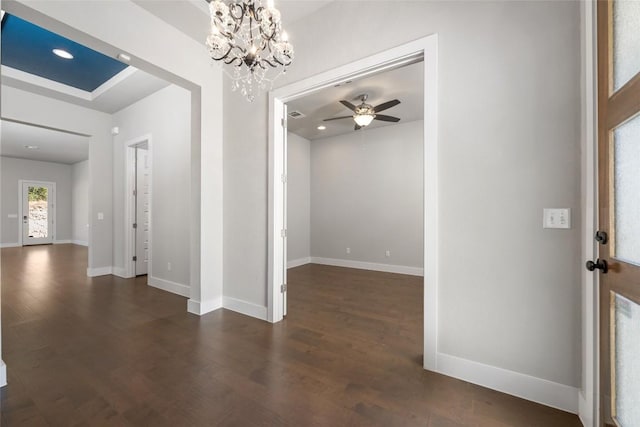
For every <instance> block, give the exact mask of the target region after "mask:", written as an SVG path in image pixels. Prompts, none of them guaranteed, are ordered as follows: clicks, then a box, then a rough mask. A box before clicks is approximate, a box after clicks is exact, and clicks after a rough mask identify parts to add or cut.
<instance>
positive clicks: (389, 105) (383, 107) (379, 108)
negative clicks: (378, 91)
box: [373, 99, 400, 113]
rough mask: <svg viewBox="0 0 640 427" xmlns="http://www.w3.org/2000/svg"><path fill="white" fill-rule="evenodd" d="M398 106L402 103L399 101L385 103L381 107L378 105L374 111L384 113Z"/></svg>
mask: <svg viewBox="0 0 640 427" xmlns="http://www.w3.org/2000/svg"><path fill="white" fill-rule="evenodd" d="M398 104H400V101H398V100H397V99H394V100H392V101H387V102H383V103H382V104H380V105H378V106H376V107H373V111H374V112H376V113H378V112H380V111H384V110H386V109H388V108H391V107H395V106H396V105H398Z"/></svg>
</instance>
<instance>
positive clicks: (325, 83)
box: [268, 35, 438, 370]
mask: <svg viewBox="0 0 640 427" xmlns="http://www.w3.org/2000/svg"><path fill="white" fill-rule="evenodd" d="M420 61H422V62H421V63H422V73H423V77H424V93H425V96H424V100H423V107H424V114H423V132H424V133H423V135H424V154H423V156H424V157H423V164H424V174H423V179H424V181H423V245H424V247H423V254H424V260H423V266H424V271H425V274H424V281H423V287H424V292H423V295H424V303H423V313H424V316H423V318H424V356H423V367H424V368H425V369H430V370H436V369H437V331H438V303H437V301H438V144H437V125H438V123H437V35H431V36H428V37H425V38H423V39H419V40H416V41H414V42H411V43H408V44H405V45H402V46H399V47H397V48H393V49H390V50H388V51H385V52H382V53H380V54H377V55H374V56H371V57H368V58H365V59H362V60H359V61H356V62H353V63H350V64H347V65H345V66H342V67H339V68H336V69H334V70H331V71H327V72H325V73H321V74H318V75H316V76H313V77H311V78H309V79H306V80H303V81H300V82H298V83H293V84H290V85H287V86H285V87H282V88H280V89H277V90H276V91H273V92H271V93H270V97H269V210H268V212H269V214H270V215H269V229H268V238H269V251H268V254H269V260H268V283H269V288H268V289H269V292H268V320H269V321H271V322H279V321H280V320H282V318H283V316H284V315H285V314H286V311H285V310H286V308H285V307H286V295H287V294H286V291H287V286H286V285H287V284H286V271H287V260H286V258H287V237H286V236H287V230H286V224H287V216H286V211H287V187H286V183H287V175H286V172H287V170H286V162H287V135H286V122H285V118H286V117H287V107H286V104H287V103H288V102H290V101H293V100H295V99H298V98H301V97H303V96H305V95H308V94H312V93H314V92H317V91H320V90H322V89H324V88H327V87H330V86H335V85H337V84H341V83H344V82H347V81H353V80H355V79H359V78H363V77H366V76H370V75H373V74H378V73H381V72H382V71H385V70H390V69H395V68H399V67H401V66H402V65H407V64H411V63H415V62H420Z"/></svg>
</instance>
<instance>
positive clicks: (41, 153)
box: [0, 120, 89, 164]
mask: <svg viewBox="0 0 640 427" xmlns="http://www.w3.org/2000/svg"><path fill="white" fill-rule="evenodd" d="M0 128H1V130H0V155H2V156H4V157H16V158H20V159H29V160H40V161H45V162H55V163H66V164H73V163H77V162H80V161H83V160H87V159H88V158H89V137H88V136H82V135H76V134H71V133H67V132H63V131H59V130H54V129H48V128H42V127H38V126H33V125H30V124H25V123H17V122H12V121H7V120H1V121H0ZM25 145H35V146H37V147H38V149H37V150H31V149H28V148H25Z"/></svg>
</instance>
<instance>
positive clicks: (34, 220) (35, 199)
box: [28, 185, 49, 239]
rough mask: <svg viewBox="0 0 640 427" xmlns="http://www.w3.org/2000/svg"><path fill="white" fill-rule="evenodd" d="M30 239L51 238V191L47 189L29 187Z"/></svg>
mask: <svg viewBox="0 0 640 427" xmlns="http://www.w3.org/2000/svg"><path fill="white" fill-rule="evenodd" d="M28 200H29V212H28V237H29V238H33V239H45V238H47V237H49V190H48V188H47V187H39V186H31V185H30V186H29V190H28Z"/></svg>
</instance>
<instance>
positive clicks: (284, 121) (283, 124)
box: [280, 119, 287, 128]
mask: <svg viewBox="0 0 640 427" xmlns="http://www.w3.org/2000/svg"><path fill="white" fill-rule="evenodd" d="M280 124H281V125H282V127H283V128H286V127H287V121H286V120H285V119H280Z"/></svg>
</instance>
